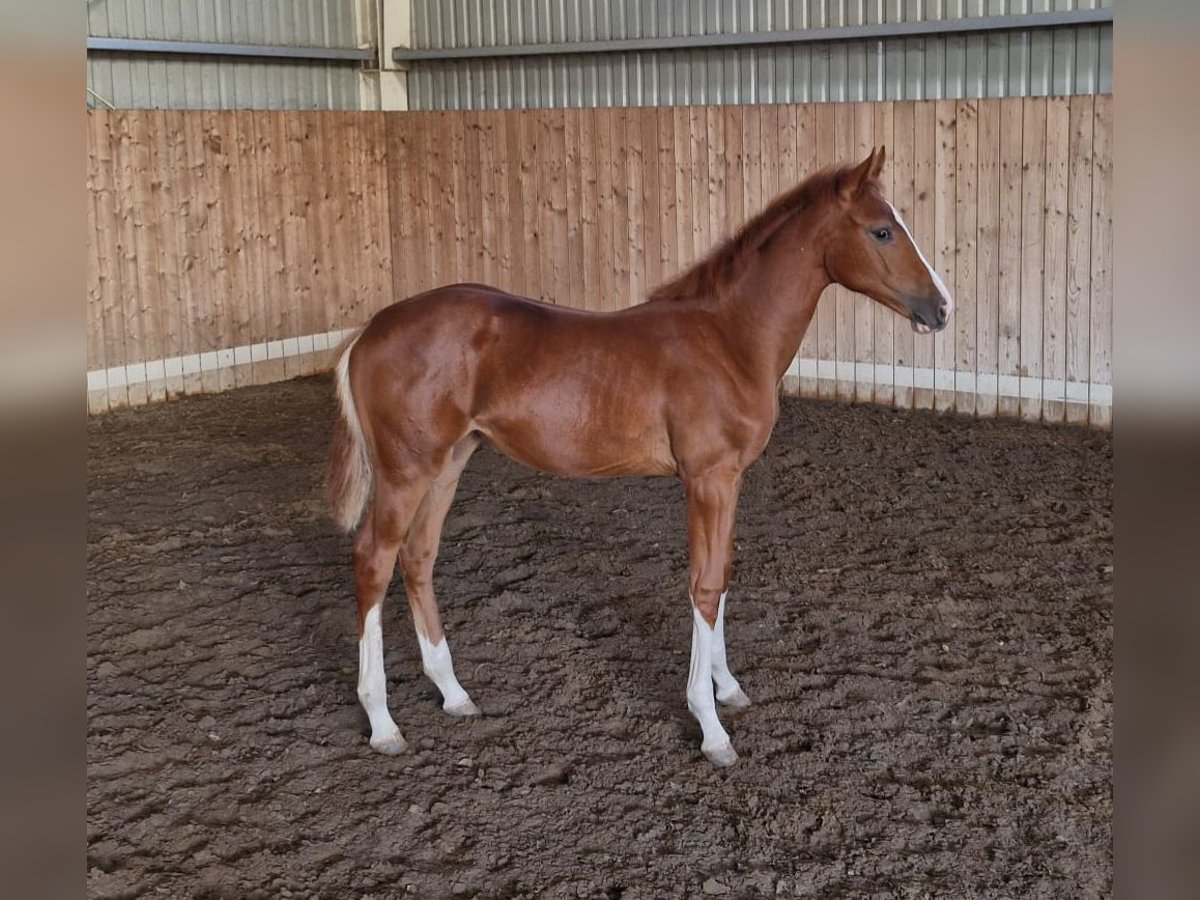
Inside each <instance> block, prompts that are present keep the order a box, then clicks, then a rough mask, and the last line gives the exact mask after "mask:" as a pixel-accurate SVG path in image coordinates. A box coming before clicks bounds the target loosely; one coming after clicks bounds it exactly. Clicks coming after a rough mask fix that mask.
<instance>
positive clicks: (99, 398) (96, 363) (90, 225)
mask: <svg viewBox="0 0 1200 900" xmlns="http://www.w3.org/2000/svg"><path fill="white" fill-rule="evenodd" d="M86 117H87V126H86V132H85V133H86V140H87V195H88V196H87V210H86V212H87V226H86V231H85V234H86V236H87V247H86V253H87V312H86V316H87V318H86V327H87V371H88V372H89V373H91V372H99V371H103V370H104V369H105V368H107V363H106V362H105V360H104V303H103V291H104V286H103V285H102V284H101V279H100V264H99V252H100V248H99V242H100V236H99V233H98V232H99V229H98V228H97V225H96V187H97V180H98V179H97V168H98V165H99V162H98V160H99V155H98V151H97V148H96V146H95V134H94V132H93V128H92V122H93V120H94V118H95V116H94V114H93V113H92V111H90V110H89V111H88V112H87V113H86ZM105 382H106V383H107V377H105ZM87 399H88V415H95V414H96V413H102V412H107V411H108V389H107V387H103V388H92V387H91V385H90V381H89V387H88V398H87Z"/></svg>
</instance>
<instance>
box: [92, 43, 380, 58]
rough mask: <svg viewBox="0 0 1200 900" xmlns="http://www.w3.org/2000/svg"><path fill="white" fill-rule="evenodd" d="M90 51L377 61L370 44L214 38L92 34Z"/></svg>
mask: <svg viewBox="0 0 1200 900" xmlns="http://www.w3.org/2000/svg"><path fill="white" fill-rule="evenodd" d="M87 49H88V52H89V53H91V52H105V53H169V54H184V55H187V56H243V57H245V56H249V57H255V58H258V59H291V60H302V61H303V60H310V61H315V62H374V61H375V60H376V52H377V51H375V50H373V49H371V48H370V47H367V48H358V47H285V46H280V45H276V44H230V43H215V42H211V41H159V40H143V39H140V38H112V37H88V39H87Z"/></svg>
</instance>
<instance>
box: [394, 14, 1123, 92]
mask: <svg viewBox="0 0 1200 900" xmlns="http://www.w3.org/2000/svg"><path fill="white" fill-rule="evenodd" d="M1111 5H1112V0H687V2H677V3H673V2H638V0H549V2H544V0H497V2H495V3H476V2H470V0H413V3H412V6H413V45H414V47H416V48H421V49H432V48H445V47H470V46H489V45H497V44H525V43H549V42H562V41H590V40H604V39H621V38H642V37H666V36H677V35H697V34H714V33H738V32H752V31H784V30H791V29H804V28H813V29H817V28H824V27H836V26H852V25H868V24H878V23H890V22H910V21H922V20H934V19H952V18H965V17H979V16H995V15H1003V14H1018V13H1031V12H1047V11H1052V10H1073V9H1094V8H1097V7H1110V6H1111ZM1111 91H1112V26H1111V25H1091V26H1079V27H1069V28H1057V29H1039V30H1037V31H1033V32H1030V31H1013V32H992V33H988V34H970V35H967V34H960V35H945V36H929V37H915V38H894V39H887V40H882V41H879V40H871V41H842V42H837V43H829V44H794V45H774V46H759V47H743V48H736V49H704V50H674V51H648V52H636V53H613V54H605V55H587V56H572V57H564V56H559V57H542V58H532V57H526V58H501V59H485V60H461V61H448V62H441V61H439V62H421V63H415V64H413V66H412V69H411V71H410V73H409V102H410V104H411V106H412V108H413V109H493V108H512V107H543V106H656V105H684V104H692V103H787V102H810V101H837V100H922V99H941V98H961V97H1006V96H1018V97H1019V96H1042V95H1047V94H1059V95H1062V94H1090V93H1110V92H1111Z"/></svg>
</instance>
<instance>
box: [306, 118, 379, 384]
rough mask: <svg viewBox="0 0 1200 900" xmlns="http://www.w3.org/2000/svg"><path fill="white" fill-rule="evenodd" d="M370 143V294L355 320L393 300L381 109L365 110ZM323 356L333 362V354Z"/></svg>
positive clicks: (365, 159) (367, 153) (366, 162)
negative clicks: (379, 110) (378, 110)
mask: <svg viewBox="0 0 1200 900" xmlns="http://www.w3.org/2000/svg"><path fill="white" fill-rule="evenodd" d="M364 116H365V120H364V121H365V123H366V134H367V142H366V147H365V148H364V151H365V152H364V156H363V164H364V165H365V166H366V202H367V219H366V223H367V228H366V231H367V247H368V249H367V253H368V261H367V265H368V266H369V270H368V275H367V295H366V297H364V298H363V301H362V304H361V305H360V307H359V312H357V313H356V315H355V318H354V322H355V323H365V322H366V321H367V319H368V318H370V317H371V316H372V315H373V314H374V313H375V312H377V311H378V310H380V309H382V308H383V307H385V306H387V305H388V304H390V303H391V302H392V300H393V299H394V298H393V297H392V242H391V234H392V228H393V226H392V221H391V203H390V200H389V197H388V181H387V125H386V122H385V121H384V114H383V113H382V112H377V111H371V112H366V113H364ZM322 357H323V358H324V359H326V360H327V361H328V364H331V363H332V356H331V355H330V354H322Z"/></svg>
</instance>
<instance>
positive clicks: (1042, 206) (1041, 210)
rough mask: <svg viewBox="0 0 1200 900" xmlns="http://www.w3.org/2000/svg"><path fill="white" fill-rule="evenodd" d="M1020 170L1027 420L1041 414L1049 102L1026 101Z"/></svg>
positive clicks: (1023, 402) (1022, 338)
mask: <svg viewBox="0 0 1200 900" xmlns="http://www.w3.org/2000/svg"><path fill="white" fill-rule="evenodd" d="M1022 119H1023V122H1022V149H1021V155H1022V158H1023V163H1022V166H1021V234H1020V242H1021V316H1020V326H1019V327H1020V333H1019V334H1018V336H1017V343H1018V345H1019V347H1020V361H1021V362H1020V375H1021V406H1020V413H1021V418H1023V419H1040V418H1041V415H1042V317H1043V316H1044V315H1045V310H1044V296H1045V282H1044V275H1045V221H1046V98H1045V97H1026V98H1025V102H1024V105H1023V108H1022Z"/></svg>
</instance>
